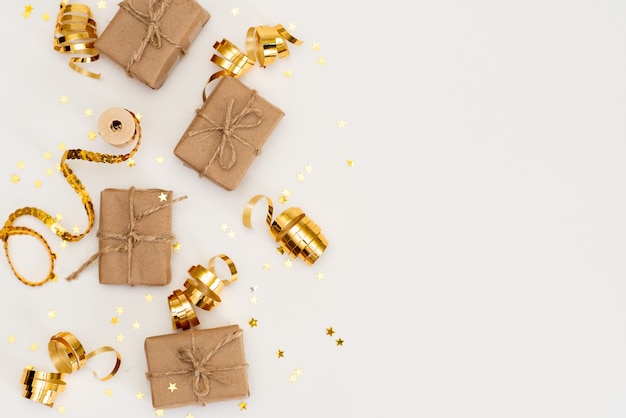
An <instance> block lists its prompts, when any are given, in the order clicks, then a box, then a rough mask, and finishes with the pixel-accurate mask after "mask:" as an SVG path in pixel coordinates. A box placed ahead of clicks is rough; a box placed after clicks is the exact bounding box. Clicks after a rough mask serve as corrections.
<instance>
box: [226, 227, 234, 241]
mask: <svg viewBox="0 0 626 418" xmlns="http://www.w3.org/2000/svg"><path fill="white" fill-rule="evenodd" d="M227 235H228V238H231V239H232V238H235V231H233V230H232V229H231V230H230V231H228V234H227Z"/></svg>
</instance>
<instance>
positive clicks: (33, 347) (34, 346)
mask: <svg viewBox="0 0 626 418" xmlns="http://www.w3.org/2000/svg"><path fill="white" fill-rule="evenodd" d="M38 348H39V346H38V345H37V343H32V344H31V345H30V349H31V350H32V351H36V350H37V349H38Z"/></svg>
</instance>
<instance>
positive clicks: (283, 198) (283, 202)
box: [278, 196, 287, 205]
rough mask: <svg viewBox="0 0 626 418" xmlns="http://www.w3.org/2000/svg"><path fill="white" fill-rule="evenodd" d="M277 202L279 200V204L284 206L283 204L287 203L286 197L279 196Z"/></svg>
mask: <svg viewBox="0 0 626 418" xmlns="http://www.w3.org/2000/svg"><path fill="white" fill-rule="evenodd" d="M278 200H279V201H280V203H282V204H283V205H284V204H285V203H287V197H286V196H281V197H280V198H279V199H278Z"/></svg>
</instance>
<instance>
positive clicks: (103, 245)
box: [98, 188, 173, 286]
mask: <svg viewBox="0 0 626 418" xmlns="http://www.w3.org/2000/svg"><path fill="white" fill-rule="evenodd" d="M160 196H161V197H160ZM164 196H165V197H166V199H164V200H163V201H162V199H163V197H164ZM171 201H172V192H171V191H167V190H161V189H148V190H137V189H134V188H131V189H123V190H122V189H105V190H103V191H102V193H101V194H100V230H99V231H98V236H99V239H100V260H99V276H100V283H102V284H128V285H152V286H163V285H166V284H168V283H169V282H170V280H171V271H170V257H171V241H172V238H173V237H172V235H171V234H172V206H171V204H168V202H171ZM131 205H132V206H131ZM158 207H161V208H160V209H158V210H155V209H156V208H158ZM152 210H155V211H154V212H152V213H149V212H151V211H152ZM131 212H132V215H133V218H134V219H137V220H136V221H135V222H132V223H131Z"/></svg>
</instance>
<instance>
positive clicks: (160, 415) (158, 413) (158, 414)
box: [154, 409, 165, 417]
mask: <svg viewBox="0 0 626 418" xmlns="http://www.w3.org/2000/svg"><path fill="white" fill-rule="evenodd" d="M164 412H165V411H164V410H162V409H155V410H154V415H156V416H157V417H162V416H163V413H164Z"/></svg>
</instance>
